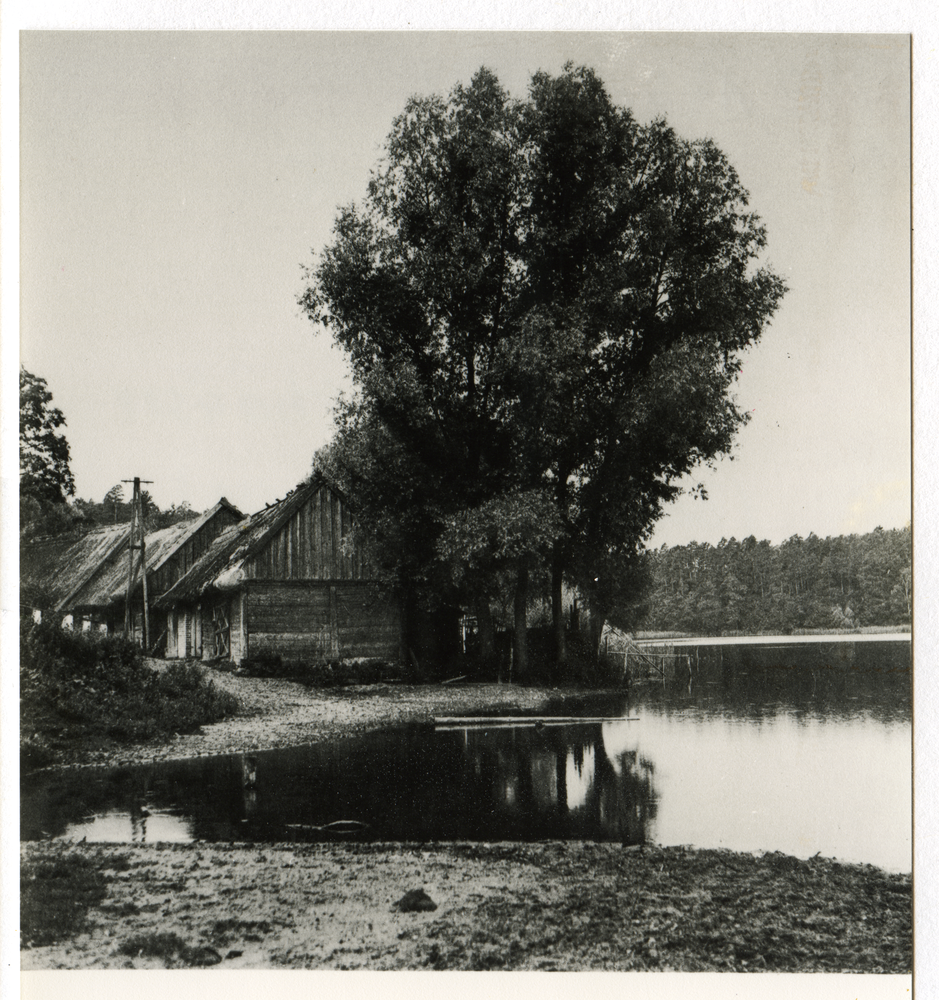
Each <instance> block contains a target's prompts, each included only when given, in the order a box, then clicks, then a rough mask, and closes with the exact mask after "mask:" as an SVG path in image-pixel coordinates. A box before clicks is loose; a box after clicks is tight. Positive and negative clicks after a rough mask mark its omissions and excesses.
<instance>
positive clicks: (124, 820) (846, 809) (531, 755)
mask: <svg viewBox="0 0 939 1000" xmlns="http://www.w3.org/2000/svg"><path fill="white" fill-rule="evenodd" d="M849 647H850V644H845V645H844V646H843V647H842V646H841V645H839V646H837V647H827V648H825V649H821V647H816V648H814V649H809V648H807V647H801V646H800V647H799V648H798V649H797V650H789V651H783V652H780V650H779V649H763V650H761V649H759V648H752V647H751V648H749V649H740V650H737V651H729V650H728V649H727V648H726V647H725V648H724V649H723V650H722V652H721V654H720V655H719V656H698V657H696V659H695V661H694V662H693V663H692V664H691V665H690V667H689V672H688V674H687V675H684V676H676V677H675V678H674V679H672V680H670V681H669V683H667V684H651V685H645V686H643V687H641V688H639V689H633V690H632V691H630V693H629V696H628V697H626V696H625V695H624V696H623V697H621V698H620V697H617V698H613V699H611V698H605V699H602V700H599V701H597V700H594V701H586V702H582V703H578V705H577V707H576V708H571V706H570V705H567V706H563V707H560V708H559V709H558V714H563V715H565V716H569V715H574V714H576V715H580V716H582V717H583V716H589V717H591V718H594V717H596V716H600V715H602V716H605V717H607V718H606V720H605V721H601V722H598V721H584V722H577V723H569V724H555V723H552V722H550V721H549V722H548V723H547V724H533V723H530V722H529V723H523V724H518V725H514V724H513V725H507V724H504V723H500V722H498V721H495V720H488V721H486V720H479V721H478V722H476V721H474V722H473V723H470V724H467V725H462V724H460V725H454V726H448V727H436V728H435V727H434V726H432V725H427V726H406V727H398V728H395V729H390V730H386V731H383V732H380V733H375V734H371V735H369V736H367V737H362V738H354V739H348V740H341V741H338V742H336V743H335V744H332V745H329V746H316V747H294V748H290V749H286V750H276V751H267V752H262V753H256V754H253V755H247V756H246V755H229V756H223V757H214V758H198V759H194V760H188V761H176V762H171V763H165V764H153V765H146V766H142V767H125V768H94V769H85V770H81V771H72V772H64V773H56V774H40V775H36V776H34V777H33V778H26V779H24V786H23V792H22V807H23V813H22V835H23V837H24V839H32V838H35V837H39V836H50V837H55V838H64V839H69V840H80V839H82V838H83V837H87V839H88V840H89V841H112V842H113V841H128V842H130V841H137V842H142V841H146V842H156V841H189V840H204V841H232V840H234V841H256V842H264V841H267V842H270V841H279V840H290V839H296V840H303V841H307V840H319V839H324V838H337V837H340V836H357V837H365V838H369V839H375V840H392V841H431V840H456V839H460V840H538V839H546V838H561V839H581V840H597V841H613V842H620V843H624V844H638V843H655V844H662V845H670V844H690V845H695V846H698V847H722V848H730V849H733V850H741V851H760V850H778V851H783V852H784V853H787V854H793V855H796V856H798V857H809V856H811V855H813V854H815V853H817V852H820V853H821V854H823V855H825V856H829V857H835V858H839V859H841V860H844V861H852V862H866V863H870V864H874V865H878V866H880V867H883V868H887V869H891V870H895V871H909V870H910V869H911V855H912V822H911V815H912V784H911V772H912V743H911V735H912V734H911V710H910V672H909V656H910V651H909V647H908V646H900V645H899V644H896V643H892V644H889V645H888V644H886V643H885V644H883V646H882V647H878V646H877V644H867V645H866V646H865V651H864V653H863V655H859V653H858V650H860V647H857V649H854V648H853V647H852V648H849ZM337 822H348V823H350V824H355V825H354V826H351V828H337V827H335V826H330V824H335V823H337ZM358 824H361V826H359V825H358Z"/></svg>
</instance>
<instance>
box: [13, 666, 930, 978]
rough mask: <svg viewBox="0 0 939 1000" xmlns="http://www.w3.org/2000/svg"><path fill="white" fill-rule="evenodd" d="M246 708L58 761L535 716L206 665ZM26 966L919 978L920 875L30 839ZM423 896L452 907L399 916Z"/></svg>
mask: <svg viewBox="0 0 939 1000" xmlns="http://www.w3.org/2000/svg"><path fill="white" fill-rule="evenodd" d="M210 675H211V677H212V678H213V680H214V681H215V682H216V683H218V684H219V685H221V686H224V687H225V688H226V689H227V690H230V691H232V693H234V694H235V695H237V697H238V698H239V699H240V701H241V705H242V709H241V712H240V713H239V714H238V715H237V716H235V717H233V718H231V719H228V720H226V721H223V722H220V723H216V724H214V725H211V726H205V727H203V729H202V730H201V731H199V732H197V733H192V734H183V735H179V736H177V737H175V738H174V739H173V740H171V741H170V742H168V743H166V742H163V743H154V744H141V745H134V746H130V747H128V746H123V747H115V746H111V747H101V746H95V745H89V744H86V745H79V746H75V745H72V746H65V747H63V748H61V749H60V751H59V754H58V757H59V761H60V766H61V765H66V766H69V765H70V766H86V765H94V764H112V763H115V762H118V761H121V762H128V763H130V762H138V761H140V762H142V761H148V760H154V759H168V758H182V757H193V756H197V755H200V754H216V753H226V752H235V751H245V750H249V749H253V750H262V749H273V748H276V747H283V746H291V745H298V744H306V743H316V742H319V741H322V740H330V739H334V738H336V737H338V736H341V735H349V734H351V733H357V732H363V731H365V730H368V729H375V728H380V727H382V726H386V725H390V724H394V723H398V722H405V721H427V720H429V719H432V718H433V717H434V716H435V715H444V714H472V713H474V712H480V711H508V710H518V711H523V712H539V711H544V710H547V709H549V708H550V706H551V705H552V703H557V701H558V699H560V698H561V697H563V696H564V693H562V692H558V691H556V690H553V689H536V688H516V687H513V686H509V685H497V684H491V685H465V686H461V685H447V686H441V685H427V686H414V687H411V686H405V685H371V686H368V687H361V688H344V689H341V690H339V689H335V690H327V691H323V690H316V689H308V688H305V687H303V686H301V685H299V684H295V683H292V682H289V681H282V680H267V679H265V680H259V679H252V678H246V677H239V676H236V675H232V674H224V673H219V672H216V671H210ZM21 857H22V871H21V875H22V878H21V893H22V943H23V952H22V967H23V969H24V970H34V969H122V968H126V969H131V968H134V969H160V968H194V967H195V968H201V967H207V966H214V967H217V968H221V969H239V968H250V969H270V968H296V969H357V968H367V969H371V970H381V969H398V970H403V969H406V970H416V969H464V970H470V969H504V970H566V971H575V970H587V969H590V970H648V971H652V970H673V971H736V972H743V971H786V972H822V971H832V972H834V971H847V972H889V973H908V972H909V971H910V970H911V962H912V899H911V879H910V876H909V875H893V874H889V873H886V872H883V871H880V870H879V869H876V868H872V867H870V866H853V865H843V864H839V863H837V862H833V861H830V860H828V859H825V858H813V859H811V860H809V861H800V860H797V859H795V858H789V857H786V856H783V855H780V854H767V855H764V856H762V857H755V856H751V855H740V854H732V853H729V852H719V851H693V850H686V849H683V848H655V847H652V848H646V849H643V850H634V849H624V848H622V847H619V846H617V845H610V844H578V843H558V842H547V843H538V844H431V845H407V844H374V843H360V844H356V843H348V844H264V845H260V846H258V845H247V844H231V845H218V844H215V845H209V844H205V843H194V844H174V845H169V844H166V845H160V844H153V845H130V844H126V845H125V844H117V845H95V844H74V843H61V842H55V843H52V842H42V843H28V844H23V845H21ZM412 890H424V891H425V892H426V893H427V894H428V895H429V896H430V898H431V900H432V901H433V903H434V904H435V905H436V909H426V910H418V911H416V912H402V911H401V910H400V909H395V908H394V904H395V903H396V901H398V900H400V899H401V898H402V897H403V896H404V895H405V894H406V893H408V892H411V891H412Z"/></svg>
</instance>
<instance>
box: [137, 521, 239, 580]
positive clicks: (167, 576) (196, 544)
mask: <svg viewBox="0 0 939 1000" xmlns="http://www.w3.org/2000/svg"><path fill="white" fill-rule="evenodd" d="M238 520H239V518H238V517H237V516H236V515H235V514H233V513H232V512H231V511H230V510H228V508H227V507H222V508H221V509H220V510H217V511H216V512H215V514H214V516H213V517H212V518H211V519H210V520H208V521H206V523H205V524H203V525H202V527H201V528H200V529H199V530H198V531H197V532H196V533H195V534H194V535H192V536H191V537H189V538H187V539H186V541H185V542H183V544H182V545H180V547H179V548H178V549H177V550H176V552H174V553H173V555H172V556H171V557H170V558H169V559H167V560H166V562H165V563H163V565H162V566H161V567H160V568H159V569H158V570H157V571H156V573H154V574H153V576H152V582H149V583H148V586H149V588H150V590H151V591H152V593H153V595H154V596H156V595H159V594H165V593H166V591H167V590H169V589H170V587H172V586H173V584H174V583H176V581H177V580H179V579H180V578H181V577H182V576H183V574H185V573H188V572H189V570H190V569H191V568H192V565H193V563H195V561H196V560H197V559H198V558H199V557H200V556H201V555H202V554H203V553H204V552H205V550H206V549H207V548H208V547H209V546H210V545H211V544H212V542H213V541H214V540H215V539H216V538H217V537H218V536H219V535H220V534H221V533H222V532H223V531H224V530H225V529H226V528H227V527H228V526H229V525H232V524H235V523H237V521H238Z"/></svg>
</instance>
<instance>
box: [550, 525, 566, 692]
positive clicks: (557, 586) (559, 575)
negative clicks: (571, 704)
mask: <svg viewBox="0 0 939 1000" xmlns="http://www.w3.org/2000/svg"><path fill="white" fill-rule="evenodd" d="M563 582H564V560H563V556H562V553H561V546H560V544H559V543H555V545H554V556H553V559H552V563H551V617H552V620H553V624H554V662H555V666H556V668H557V672H558V675H559V676H560V675H562V674H563V673H564V671H565V669H566V667H567V642H566V641H565V635H564V591H563Z"/></svg>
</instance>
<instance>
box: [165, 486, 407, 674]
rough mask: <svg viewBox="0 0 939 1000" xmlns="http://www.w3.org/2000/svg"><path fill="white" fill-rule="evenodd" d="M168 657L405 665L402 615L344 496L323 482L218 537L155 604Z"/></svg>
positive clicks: (296, 492) (295, 492) (299, 489)
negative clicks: (381, 582)
mask: <svg viewBox="0 0 939 1000" xmlns="http://www.w3.org/2000/svg"><path fill="white" fill-rule="evenodd" d="M157 607H158V608H162V609H163V610H165V612H166V614H167V630H168V632H169V634H170V635H175V636H176V641H175V643H174V644H173V645H172V646H169V645H168V646H167V656H176V657H186V656H192V657H198V658H202V659H215V658H218V659H223V660H231V661H233V662H235V663H240V662H242V661H243V660H245V659H246V658H248V657H252V658H254V657H260V656H265V655H269V656H275V655H276V656H280V657H281V658H282V659H283V660H285V661H287V662H300V661H304V662H308V663H312V662H319V661H332V662H335V661H338V660H353V659H380V660H385V661H389V662H390V661H397V660H398V659H399V654H400V646H401V616H400V612H399V608H398V604H397V602H396V601H395V600H394V599H392V598H390V597H389V596H388V595H386V594H384V593H383V592H382V590H381V588H380V587H379V586H378V584H377V582H376V580H375V579H374V573H373V572H372V570H371V568H370V567H369V565H368V562H367V560H366V558H365V556H364V553H363V551H362V548H361V546H360V544H358V542H357V540H356V536H355V534H354V532H353V517H352V512H351V509H350V506H349V503H348V501H347V500H346V498H345V497H344V496H343V495H342V494H341V493H340V492H339V491H338V490H336V489H334V488H332V487H331V486H330V485H329V484H327V483H326V482H325V480H323V479H322V478H321V477H315V478H314V479H312V480H311V481H310V482H307V483H304V484H301V485H300V486H298V487H297V488H296V489H295V490H293V491H291V493H289V494H288V495H287V496H286V497H285V498H284V499H283V500H279V501H277V502H276V503H274V504H272V505H269V506H268V507H266V508H265V509H264V510H262V511H259V512H258V513H256V514H253V515H251V516H250V517H247V518H245V519H244V520H243V521H241V522H240V523H238V524H237V525H234V526H233V527H231V528H228V529H227V530H226V531H224V532H223V533H222V534H221V535H219V536H218V537H217V538H216V539H215V541H214V542H213V543H212V545H211V546H210V547H209V549H208V550H207V551H206V553H205V554H204V555H203V557H202V558H201V559H200V560H199V561H198V562H197V563H196V564H195V565H194V566H193V567H192V568H191V569H190V570H189V572H188V573H186V574H185V575H184V576H183V577H182V578H181V579H180V580H179V581H178V582H177V583H176V584H175V585H174V586H173V587H171V588H170V589H169V591H167V593H166V594H164V595H163V597H162V598H161V599H160V600H159V601H158V602H157Z"/></svg>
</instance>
